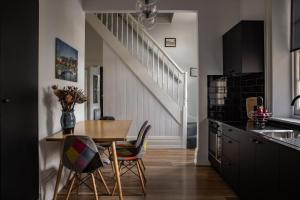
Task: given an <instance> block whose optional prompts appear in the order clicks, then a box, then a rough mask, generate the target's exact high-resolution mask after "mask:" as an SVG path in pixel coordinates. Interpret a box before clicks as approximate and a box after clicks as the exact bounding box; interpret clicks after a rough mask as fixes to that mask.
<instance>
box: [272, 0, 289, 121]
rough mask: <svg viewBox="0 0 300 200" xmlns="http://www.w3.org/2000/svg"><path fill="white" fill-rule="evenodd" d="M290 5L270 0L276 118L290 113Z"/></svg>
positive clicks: (287, 2)
mask: <svg viewBox="0 0 300 200" xmlns="http://www.w3.org/2000/svg"><path fill="white" fill-rule="evenodd" d="M290 4H291V1H290V0H272V3H271V6H272V19H271V30H272V31H271V33H272V35H271V49H270V51H271V53H272V54H271V59H272V60H271V63H272V64H271V66H272V70H271V71H272V87H271V90H272V108H273V109H272V111H273V115H274V116H278V117H290V115H291V113H292V110H291V106H290V104H291V99H292V84H291V77H292V76H291V53H290V17H291V14H290V12H291V7H290V6H291V5H290Z"/></svg>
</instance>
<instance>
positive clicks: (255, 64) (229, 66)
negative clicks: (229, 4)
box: [223, 21, 264, 75]
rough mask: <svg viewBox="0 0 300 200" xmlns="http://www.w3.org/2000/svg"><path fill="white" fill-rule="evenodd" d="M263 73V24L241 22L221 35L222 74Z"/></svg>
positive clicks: (258, 22)
mask: <svg viewBox="0 0 300 200" xmlns="http://www.w3.org/2000/svg"><path fill="white" fill-rule="evenodd" d="M263 71H264V22H263V21H241V22H240V23H238V24H237V25H235V26H234V27H233V28H232V29H230V30H229V31H228V32H226V33H225V34H224V35H223V73H224V75H232V74H234V73H253V72H263Z"/></svg>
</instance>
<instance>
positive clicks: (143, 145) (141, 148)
mask: <svg viewBox="0 0 300 200" xmlns="http://www.w3.org/2000/svg"><path fill="white" fill-rule="evenodd" d="M150 129H151V125H148V126H147V127H146V128H145V131H144V133H143V135H142V139H141V143H140V145H139V146H138V147H137V150H138V152H139V154H140V153H142V152H144V151H146V147H147V141H146V140H147V138H148V135H149V131H150Z"/></svg>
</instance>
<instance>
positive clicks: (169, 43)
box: [165, 38, 176, 47]
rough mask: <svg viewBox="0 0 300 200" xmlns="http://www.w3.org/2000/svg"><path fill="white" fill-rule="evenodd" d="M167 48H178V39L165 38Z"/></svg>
mask: <svg viewBox="0 0 300 200" xmlns="http://www.w3.org/2000/svg"><path fill="white" fill-rule="evenodd" d="M165 47H176V38H165Z"/></svg>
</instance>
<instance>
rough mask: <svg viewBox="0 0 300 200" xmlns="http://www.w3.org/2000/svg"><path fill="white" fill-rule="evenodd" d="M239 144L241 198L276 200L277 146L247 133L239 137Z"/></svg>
mask: <svg viewBox="0 0 300 200" xmlns="http://www.w3.org/2000/svg"><path fill="white" fill-rule="evenodd" d="M240 142H241V149H240V160H241V161H240V196H241V198H242V199H267V198H271V197H272V198H275V199H276V197H277V195H278V193H277V191H278V163H279V145H278V144H276V143H273V142H270V141H268V140H266V139H263V138H262V137H259V136H254V135H252V134H251V133H247V132H244V134H243V135H242V136H241V141H240Z"/></svg>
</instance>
